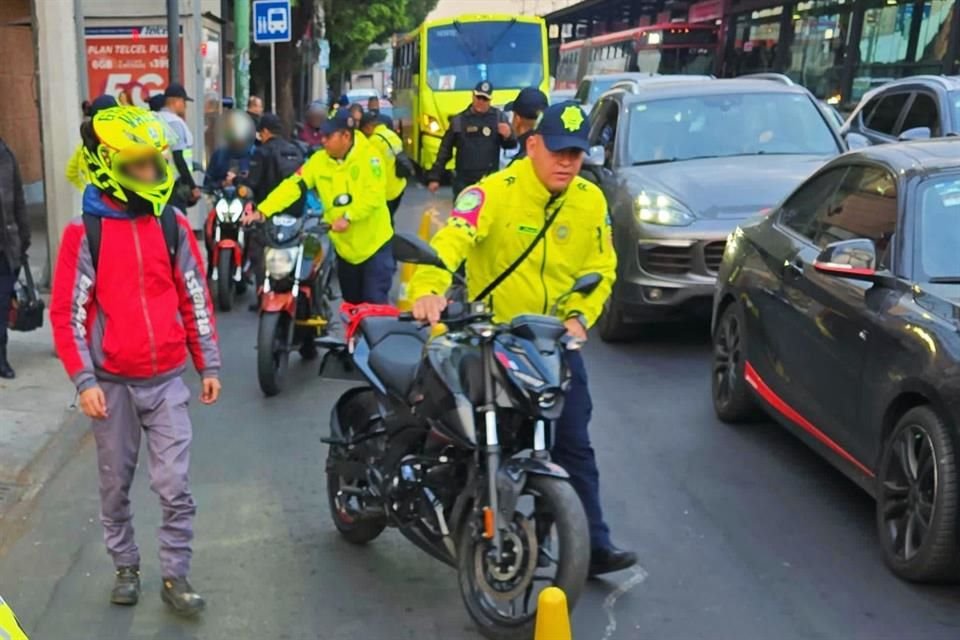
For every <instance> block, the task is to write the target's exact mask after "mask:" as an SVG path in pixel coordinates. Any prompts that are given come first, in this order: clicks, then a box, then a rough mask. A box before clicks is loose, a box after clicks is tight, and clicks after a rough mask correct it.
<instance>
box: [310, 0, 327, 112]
mask: <svg viewBox="0 0 960 640" xmlns="http://www.w3.org/2000/svg"><path fill="white" fill-rule="evenodd" d="M323 5H324V0H320V2H318V3H317V24H318V25H319V26H320V28H319V32H320V33H318V34H317V35H318V36H319V40H325V39H326V37H327V14H326V13H325V12H324V8H323ZM319 40H318V42H319ZM329 47H330V44H329V43H327V50H328V51H329ZM328 57H329V56H328ZM317 62H318V63H317V64H316V65H315V66H314V67H313V68H314V69H316V70H317V71H318V72H319V77H318V78H316V84H315V85H314V89H313V90H314V96H313V97H314V99H315V100H317V99H319V100H322V101H323V102H324V103H326V101H327V93H328V92H327V68H326V67H325V66H322V65H320V64H319V61H317Z"/></svg>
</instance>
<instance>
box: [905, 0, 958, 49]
mask: <svg viewBox="0 0 960 640" xmlns="http://www.w3.org/2000/svg"><path fill="white" fill-rule="evenodd" d="M956 10H957V5H956V2H955V0H927V2H925V3H924V5H923V16H924V18H923V22H922V23H921V25H920V33H919V37H918V41H917V53H916V58H915V60H916V61H917V62H929V63H933V64H940V62H941V61H942V60H943V59H944V58H945V57H946V55H947V49H948V46H949V38H950V26H951V22H952V21H953V14H954V12H955V11H956Z"/></svg>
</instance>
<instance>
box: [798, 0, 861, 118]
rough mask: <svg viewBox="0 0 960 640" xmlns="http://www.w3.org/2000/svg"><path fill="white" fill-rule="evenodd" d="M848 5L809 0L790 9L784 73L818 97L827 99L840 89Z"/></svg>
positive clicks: (833, 1) (848, 17) (849, 6)
mask: <svg viewBox="0 0 960 640" xmlns="http://www.w3.org/2000/svg"><path fill="white" fill-rule="evenodd" d="M851 6H852V5H851V3H843V4H841V3H839V2H838V1H837V0H811V1H808V2H800V3H798V4H797V5H796V7H795V9H794V16H793V18H794V21H793V40H792V41H791V44H790V55H789V56H788V59H787V68H786V73H787V75H789V76H790V77H791V78H792V79H793V80H794V81H795V82H797V83H799V84H802V85H803V86H805V87H806V88H808V89H810V91H811V92H813V94H814V95H816V96H817V97H818V98H822V99H826V98H829V97H831V96H833V95H836V94H838V93H840V91H841V89H842V87H841V82H842V80H841V75H842V68H843V50H844V43H845V42H846V37H847V32H848V25H849V22H850V11H851Z"/></svg>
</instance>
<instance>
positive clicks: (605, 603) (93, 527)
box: [0, 190, 960, 640]
mask: <svg viewBox="0 0 960 640" xmlns="http://www.w3.org/2000/svg"><path fill="white" fill-rule="evenodd" d="M424 202H425V192H423V191H422V190H420V191H418V192H416V193H414V194H412V197H409V198H408V202H407V203H406V205H405V207H404V209H403V210H402V213H401V217H400V221H401V226H403V227H407V228H409V227H411V226H413V225H415V217H416V212H418V211H419V210H421V209H422V208H423V205H424ZM219 328H220V332H221V336H222V342H223V351H224V362H225V370H224V395H223V398H222V400H221V402H220V404H218V405H217V406H216V407H213V408H206V407H200V406H199V405H198V404H197V405H196V406H195V407H194V410H193V416H194V422H195V440H194V448H193V471H192V480H193V490H194V494H195V495H196V497H197V501H198V504H199V515H198V518H197V522H196V525H197V539H196V545H195V561H194V572H193V576H192V579H193V582H194V583H195V585H196V586H197V587H198V588H199V589H200V590H201V591H202V592H203V593H204V595H205V596H206V597H207V598H208V601H209V607H208V610H207V612H206V613H205V614H204V615H203V616H202V618H200V619H199V620H196V621H193V622H184V621H181V620H179V619H177V618H175V617H173V616H172V615H170V614H168V613H167V612H166V610H165V609H164V607H163V605H162V604H161V602H160V598H159V587H160V585H159V575H158V574H157V571H158V566H157V560H156V543H155V541H154V537H153V530H152V529H153V527H154V526H155V525H156V524H157V523H158V521H159V509H158V507H157V503H156V499H155V498H154V496H153V495H152V494H151V493H150V491H149V488H148V486H147V478H146V473H145V471H146V469H142V470H141V473H140V477H138V479H137V482H136V486H135V491H134V506H135V509H136V511H137V513H138V518H137V520H136V522H137V525H138V527H139V534H138V539H139V543H140V546H141V549H142V552H143V554H144V566H143V574H144V587H145V593H144V598H143V600H142V601H141V603H140V605H139V606H137V607H136V608H132V609H131V608H119V607H112V606H111V605H109V604H108V602H107V598H108V593H109V588H110V586H111V583H112V571H111V566H110V562H109V560H108V558H107V556H106V555H105V553H104V550H103V548H102V543H101V537H100V526H99V522H98V520H97V513H98V503H97V492H96V486H97V481H96V464H95V460H94V451H93V448H92V447H91V446H89V443H88V444H87V446H85V447H84V448H83V450H82V451H81V452H79V453H78V455H77V456H76V457H75V459H73V460H72V461H71V462H70V463H69V464H68V465H66V466H65V467H64V468H63V469H62V471H61V472H60V474H59V475H58V476H57V477H56V479H55V480H54V481H53V482H52V483H51V484H50V485H49V487H48V488H47V489H46V491H45V492H44V493H43V494H42V496H41V498H40V499H39V501H38V503H37V505H36V508H35V510H34V511H33V513H32V515H31V516H29V518H28V521H27V522H26V523H24V528H25V530H26V532H25V533H24V535H23V536H22V537H21V538H20V539H19V541H18V542H17V543H16V544H15V545H14V546H13V548H12V549H11V550H10V552H9V553H8V554H7V555H6V556H5V557H3V558H2V559H0V594H2V595H3V597H4V598H5V599H7V600H8V601H9V602H10V603H11V604H12V605H13V607H14V609H15V610H16V611H17V613H18V614H19V616H20V617H21V619H22V621H23V622H24V624H25V625H26V628H27V630H28V632H29V633H30V635H31V638H34V639H39V640H73V639H74V638H83V639H88V638H89V639H92V638H97V639H102V640H121V639H124V640H126V639H130V640H146V639H158V640H160V639H162V640H187V639H197V640H200V639H202V640H227V639H229V640H234V639H236V638H242V639H247V638H277V639H289V640H308V639H310V640H313V639H321V640H340V639H348V638H349V639H351V640H355V639H364V640H381V639H382V640H401V639H417V640H452V639H455V638H456V639H459V638H465V639H474V638H479V635H478V634H477V633H476V632H475V631H473V629H472V626H471V623H470V620H469V618H468V616H467V614H466V612H465V611H464V608H463V606H462V604H461V602H460V598H459V593H458V589H457V585H456V578H455V575H454V573H453V571H452V570H451V569H448V568H447V567H445V566H443V565H440V564H439V563H437V562H435V561H433V560H431V559H430V558H428V557H427V556H426V555H424V554H423V553H421V552H419V551H418V550H416V549H415V548H414V547H413V546H412V545H410V544H408V543H407V542H406V541H405V540H404V539H403V538H402V537H400V536H399V535H398V534H396V533H395V532H389V531H388V532H387V533H386V534H384V535H383V536H382V537H381V538H380V539H378V540H377V541H376V542H374V543H373V544H371V545H370V546H368V547H367V548H362V549H358V548H355V547H351V546H350V545H348V544H345V543H343V542H341V540H340V539H338V536H337V534H336V533H335V532H334V529H333V526H332V525H331V523H330V519H329V516H328V514H327V508H326V504H325V494H324V474H323V460H324V456H325V454H326V450H325V447H324V446H323V445H322V444H321V443H320V441H319V438H320V437H321V436H322V435H324V434H325V433H326V424H327V420H328V415H329V411H330V407H331V404H332V402H333V401H334V399H335V398H336V397H337V396H338V394H340V393H341V392H342V391H343V390H344V389H345V388H346V385H345V384H343V383H336V382H322V381H321V380H319V379H318V378H317V377H316V375H315V374H316V369H315V367H314V366H305V365H301V364H300V363H299V362H296V357H294V360H295V363H294V364H293V366H292V371H293V372H294V373H295V374H296V376H295V378H296V379H295V380H293V381H292V383H291V385H290V387H289V389H288V390H287V391H285V392H284V393H283V394H282V395H281V396H279V397H277V398H274V399H270V400H266V399H265V398H264V397H263V396H262V395H261V393H260V391H259V389H258V387H257V382H256V374H255V369H254V358H255V351H254V343H255V328H256V323H255V317H254V315H253V314H250V313H247V312H246V311H243V310H241V311H235V312H233V313H231V314H228V315H225V316H223V317H221V318H220V319H219ZM586 353H587V363H588V367H589V370H590V375H591V383H592V387H593V391H594V405H595V415H594V422H593V426H592V431H593V438H594V442H595V447H596V449H597V452H598V456H599V459H600V463H601V470H602V482H603V494H604V500H605V507H606V511H607V515H608V518H609V521H610V523H611V525H612V527H613V531H614V536H615V538H616V539H617V540H618V541H619V542H620V543H621V544H623V545H626V546H630V547H633V548H635V549H636V550H637V551H638V552H639V554H640V559H641V560H640V562H641V565H642V568H639V569H637V570H635V571H633V572H624V573H622V574H618V575H613V576H611V577H610V578H609V579H607V580H601V581H593V582H591V583H590V584H589V586H588V588H587V590H586V592H585V595H584V596H583V598H582V599H581V601H580V604H579V606H578V607H577V609H576V611H575V613H574V636H575V638H577V640H614V639H619V640H627V639H630V640H639V639H666V640H694V639H699V638H703V639H727V638H729V639H737V640H743V639H753V638H757V639H761V638H763V639H765V638H777V639H781V640H793V639H812V638H822V639H844V640H861V639H862V640H868V639H869V640H886V639H889V640H901V639H909V640H926V639H931V640H932V639H941V638H942V639H946V638H955V637H957V634H958V632H960V589H958V588H956V587H940V588H932V587H923V588H921V587H916V586H911V585H908V584H905V583H903V582H900V581H898V580H897V579H895V578H894V577H893V576H892V575H891V574H889V573H888V572H887V571H886V569H885V568H884V567H883V565H882V561H881V559H880V555H879V553H878V551H877V545H876V540H875V534H874V530H873V505H872V503H871V501H870V499H869V498H868V497H867V496H866V495H865V494H863V493H862V492H861V491H860V490H859V489H857V488H856V487H855V486H854V485H853V484H851V483H850V482H848V481H847V480H846V479H845V478H844V477H843V476H841V475H840V474H839V473H838V472H836V471H834V470H833V469H832V468H831V467H830V466H828V465H827V464H826V463H824V462H822V461H821V460H820V459H819V458H817V457H816V456H815V455H814V454H812V453H811V452H810V451H809V450H808V449H807V448H806V447H805V446H804V445H802V444H801V443H800V442H799V441H797V440H795V439H793V438H792V437H791V436H789V435H788V434H787V433H785V432H784V431H783V430H781V429H780V428H778V427H777V426H775V425H773V424H770V423H760V424H755V425H752V426H748V427H743V428H731V427H728V426H725V425H722V424H720V423H719V422H718V421H717V420H716V419H715V418H714V416H713V412H712V409H711V406H710V400H709V393H708V389H709V378H708V375H709V374H708V364H709V339H708V336H707V330H706V327H704V326H700V325H698V324H695V323H694V324H691V325H688V326H674V327H662V328H654V329H650V330H648V331H646V332H645V333H644V335H643V337H642V338H640V339H639V340H638V341H636V342H634V343H632V344H628V345H618V346H609V345H605V344H602V343H601V342H599V340H594V341H592V342H591V343H590V344H589V346H588V348H587V352H586ZM196 382H197V381H196V379H195V378H191V384H192V385H193V386H194V388H196Z"/></svg>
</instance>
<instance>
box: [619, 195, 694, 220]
mask: <svg viewBox="0 0 960 640" xmlns="http://www.w3.org/2000/svg"><path fill="white" fill-rule="evenodd" d="M633 209H634V211H635V212H636V214H637V218H639V219H640V222H645V223H647V224H659V225H663V226H666V227H685V226H687V225H688V224H690V223H692V222H693V219H694V218H693V214H692V213H690V210H689V209H687V208H686V207H685V206H683V205H682V204H680V203H679V202H677V201H676V200H675V199H674V198H671V197H670V196H668V195H666V194H663V193H650V192H648V191H641V192H640V194H639V195H638V196H637V197H636V199H634V201H633Z"/></svg>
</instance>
